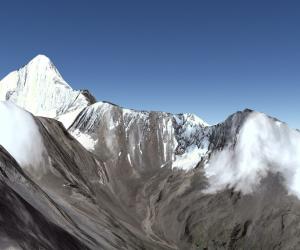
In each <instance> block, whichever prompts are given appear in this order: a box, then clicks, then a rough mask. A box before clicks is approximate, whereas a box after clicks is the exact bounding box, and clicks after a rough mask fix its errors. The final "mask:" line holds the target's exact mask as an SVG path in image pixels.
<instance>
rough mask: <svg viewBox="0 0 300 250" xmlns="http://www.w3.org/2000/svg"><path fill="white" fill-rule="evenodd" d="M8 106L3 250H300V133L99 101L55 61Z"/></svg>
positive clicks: (28, 78) (0, 91) (268, 121)
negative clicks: (74, 86)
mask: <svg viewBox="0 0 300 250" xmlns="http://www.w3.org/2000/svg"><path fill="white" fill-rule="evenodd" d="M199 98H201V97H199ZM0 100H1V101H2V102H0V119H1V124H0V145H1V147H0V189H1V190H0V191H1V192H0V195H1V199H0V222H1V223H0V249H12V248H13V249H64V250H66V249H203V250H204V249H298V248H300V241H299V237H298V235H299V233H300V217H299V216H300V214H298V213H299V212H298V211H300V210H299V209H300V201H299V198H300V133H299V131H297V130H292V129H290V128H289V127H288V125H287V124H285V123H283V122H281V121H279V120H277V119H275V118H272V117H269V116H267V115H265V114H263V113H259V112H256V111H253V110H250V109H245V110H244V111H239V112H236V113H234V114H232V115H231V116H229V117H228V118H227V119H226V120H225V121H224V122H221V123H219V124H217V125H208V124H207V123H206V122H205V121H203V120H202V119H201V118H199V117H197V116H196V115H194V114H170V113H166V112H154V111H137V110H131V109H126V108H122V107H120V106H118V105H115V104H112V103H110V102H105V101H102V102H97V100H96V99H95V97H93V95H92V94H91V93H90V92H89V91H88V90H79V91H78V90H73V89H72V88H71V87H70V85H69V84H68V83H67V82H66V81H65V80H64V79H63V78H62V76H61V75H60V73H59V71H58V70H57V69H56V67H55V66H54V64H53V63H52V62H51V60H50V59H49V58H47V57H46V56H44V55H38V56H37V57H35V58H33V59H32V60H31V61H30V62H29V63H28V64H27V65H26V66H24V67H23V68H21V69H19V70H17V71H14V72H12V73H10V74H8V75H7V76H6V77H5V78H4V79H2V80H1V81H0Z"/></svg>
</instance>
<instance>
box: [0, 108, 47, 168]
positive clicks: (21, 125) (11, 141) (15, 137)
mask: <svg viewBox="0 0 300 250" xmlns="http://www.w3.org/2000/svg"><path fill="white" fill-rule="evenodd" d="M0 144H1V145H2V146H3V147H4V148H5V149H6V150H7V151H8V152H9V153H10V154H11V155H12V156H13V157H14V158H15V159H16V161H17V162H18V163H19V164H20V165H21V166H22V167H27V166H29V167H31V168H32V167H33V168H37V167H40V163H41V162H42V159H43V158H42V155H43V153H44V152H45V148H44V145H43V141H42V137H41V135H40V133H39V129H38V126H37V124H36V123H35V121H34V119H33V117H32V115H31V114H30V113H28V112H26V111H24V110H22V109H21V108H19V107H17V106H16V105H14V104H12V103H10V102H0Z"/></svg>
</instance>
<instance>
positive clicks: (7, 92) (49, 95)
mask: <svg viewBox="0 0 300 250" xmlns="http://www.w3.org/2000/svg"><path fill="white" fill-rule="evenodd" d="M0 100H1V101H11V102H13V103H15V104H17V105H18V106H20V107H21V108H24V109H26V110H28V111H29V112H31V113H33V114H34V115H38V116H46V117H51V118H59V117H60V116H62V115H65V114H68V113H70V112H74V111H75V110H76V111H77V112H79V110H82V109H83V108H85V107H86V106H88V105H89V104H91V102H92V101H91V100H90V98H89V97H88V95H86V94H84V93H82V92H81V91H76V90H73V89H72V88H71V87H70V85H69V84H68V83H67V82H66V81H65V80H64V79H63V77H62V76H61V74H60V73H59V71H58V70H57V68H56V67H55V66H54V64H53V63H52V62H51V60H50V59H49V58H48V57H46V56H44V55H38V56H36V57H35V58H33V59H32V60H31V61H30V62H29V63H28V64H27V65H25V66H24V67H22V68H21V69H19V70H16V71H13V72H11V73H10V74H8V75H7V76H6V77H4V79H2V80H1V81H0ZM66 122H67V125H69V123H71V122H70V121H66ZM67 125H65V126H67Z"/></svg>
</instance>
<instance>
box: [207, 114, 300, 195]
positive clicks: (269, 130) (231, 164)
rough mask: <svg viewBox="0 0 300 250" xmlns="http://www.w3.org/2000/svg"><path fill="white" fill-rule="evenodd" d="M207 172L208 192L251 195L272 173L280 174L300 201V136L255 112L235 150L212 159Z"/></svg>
mask: <svg viewBox="0 0 300 250" xmlns="http://www.w3.org/2000/svg"><path fill="white" fill-rule="evenodd" d="M205 171H206V176H207V177H208V180H209V184H210V187H209V188H208V190H207V192H216V191H218V190H221V189H224V188H226V187H235V189H236V190H240V191H242V192H243V193H250V192H252V191H253V190H254V189H255V188H256V187H257V186H258V185H259V184H260V182H261V180H262V179H263V178H264V177H266V176H267V174H268V173H269V172H271V173H278V172H279V173H281V174H282V176H283V177H284V180H285V185H286V187H287V189H288V191H289V192H290V193H292V194H295V195H297V196H298V197H299V198H300V133H299V132H297V131H295V130H292V129H290V128H289V127H288V126H287V125H286V124H284V123H281V122H278V121H274V120H273V119H271V118H269V117H267V116H266V115H264V114H261V113H256V112H254V113H253V114H251V115H250V116H249V117H248V118H247V120H246V122H245V124H244V125H243V126H242V128H241V130H240V133H239V135H238V137H237V144H236V146H235V148H234V149H230V148H225V149H224V150H222V151H220V152H217V153H215V154H214V155H212V157H211V160H210V162H209V165H207V166H206V167H205Z"/></svg>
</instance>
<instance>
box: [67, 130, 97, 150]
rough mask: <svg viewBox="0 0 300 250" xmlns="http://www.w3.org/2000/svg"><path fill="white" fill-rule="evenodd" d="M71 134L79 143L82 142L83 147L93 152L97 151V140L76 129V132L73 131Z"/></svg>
mask: <svg viewBox="0 0 300 250" xmlns="http://www.w3.org/2000/svg"><path fill="white" fill-rule="evenodd" d="M71 134H72V135H73V136H74V137H75V138H76V140H77V141H79V142H80V144H81V145H82V146H84V147H85V148H86V149H87V150H89V151H93V150H94V149H95V146H96V144H97V142H98V139H97V140H94V139H93V138H92V137H91V136H90V135H88V134H84V133H82V132H80V130H78V129H76V130H75V131H72V132H71Z"/></svg>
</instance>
